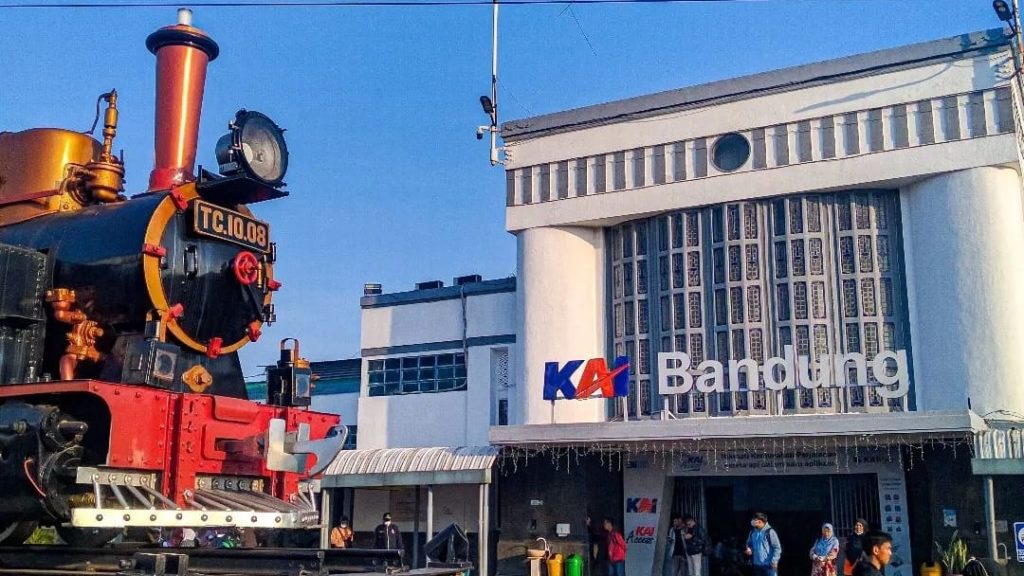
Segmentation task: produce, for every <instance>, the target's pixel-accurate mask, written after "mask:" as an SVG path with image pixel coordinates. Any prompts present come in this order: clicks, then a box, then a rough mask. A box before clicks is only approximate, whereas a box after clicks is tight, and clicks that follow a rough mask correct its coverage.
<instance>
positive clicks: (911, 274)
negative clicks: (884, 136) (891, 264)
mask: <svg viewBox="0 0 1024 576" xmlns="http://www.w3.org/2000/svg"><path fill="white" fill-rule="evenodd" d="M900 196H901V203H902V211H903V235H904V244H905V246H904V250H905V253H906V257H907V292H908V296H909V304H910V324H911V344H912V346H913V355H914V382H915V386H916V387H917V400H918V409H919V410H946V409H965V408H967V403H968V398H969V399H970V404H971V408H972V409H973V410H974V411H975V412H977V413H978V414H982V415H984V414H987V413H989V412H991V411H993V410H1012V411H1016V412H1018V413H1020V412H1024V386H1021V381H1022V379H1024V210H1022V205H1021V187H1020V180H1019V178H1018V175H1017V172H1016V171H1014V170H1011V169H1006V168H976V169H972V170H964V171H961V172H954V173H951V174H944V175H940V176H935V177H933V178H929V179H927V180H924V181H922V182H919V183H916V184H914V185H912V186H909V187H907V188H906V189H905V190H903V192H902V193H901V195H900Z"/></svg>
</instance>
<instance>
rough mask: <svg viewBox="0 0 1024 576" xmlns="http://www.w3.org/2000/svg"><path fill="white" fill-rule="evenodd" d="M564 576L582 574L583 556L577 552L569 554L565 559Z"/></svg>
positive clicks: (578, 575)
mask: <svg viewBox="0 0 1024 576" xmlns="http://www.w3.org/2000/svg"><path fill="white" fill-rule="evenodd" d="M565 576H583V557H582V556H580V555H579V554H570V555H569V557H568V558H566V559H565Z"/></svg>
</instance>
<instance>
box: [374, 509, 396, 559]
mask: <svg viewBox="0 0 1024 576" xmlns="http://www.w3.org/2000/svg"><path fill="white" fill-rule="evenodd" d="M373 536H374V544H373V547H374V548H376V549H378V550H398V551H400V552H402V551H403V548H402V533H401V532H400V531H399V530H398V526H395V525H394V524H392V523H391V513H390V512H385V513H384V518H383V522H382V523H381V524H379V525H378V526H377V528H376V529H375V530H374V531H373Z"/></svg>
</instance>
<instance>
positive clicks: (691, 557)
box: [683, 514, 706, 576]
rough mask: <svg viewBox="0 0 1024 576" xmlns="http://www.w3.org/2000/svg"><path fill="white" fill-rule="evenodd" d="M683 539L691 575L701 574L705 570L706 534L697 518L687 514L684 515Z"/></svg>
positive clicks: (688, 569)
mask: <svg viewBox="0 0 1024 576" xmlns="http://www.w3.org/2000/svg"><path fill="white" fill-rule="evenodd" d="M683 528H684V534H683V539H684V540H685V541H686V562H687V571H688V573H689V576H701V575H702V574H703V572H704V570H703V567H704V545H705V538H706V536H705V534H704V531H703V530H701V527H700V525H698V524H697V519H696V518H694V517H693V516H690V515H689V514H687V515H686V516H683Z"/></svg>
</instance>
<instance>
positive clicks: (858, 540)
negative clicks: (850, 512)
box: [843, 518, 868, 576]
mask: <svg viewBox="0 0 1024 576" xmlns="http://www.w3.org/2000/svg"><path fill="white" fill-rule="evenodd" d="M867 531H868V521H867V520H865V519H863V518H857V521H856V522H854V523H853V534H850V537H849V538H847V539H846V546H845V548H844V549H843V576H853V567H854V566H856V565H857V562H858V561H860V557H861V555H862V554H864V542H863V540H862V539H863V538H864V534H865V533H866V532H867Z"/></svg>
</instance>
